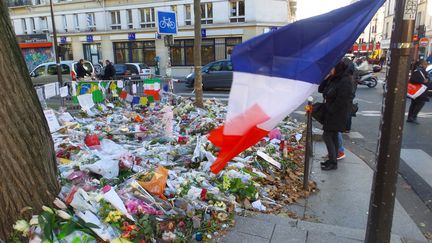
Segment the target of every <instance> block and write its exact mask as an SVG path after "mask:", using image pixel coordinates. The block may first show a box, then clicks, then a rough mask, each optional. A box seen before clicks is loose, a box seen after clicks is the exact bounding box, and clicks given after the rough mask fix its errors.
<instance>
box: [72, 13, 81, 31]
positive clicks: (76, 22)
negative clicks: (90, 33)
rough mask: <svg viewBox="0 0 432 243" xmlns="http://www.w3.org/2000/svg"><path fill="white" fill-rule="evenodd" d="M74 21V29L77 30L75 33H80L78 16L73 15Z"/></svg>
mask: <svg viewBox="0 0 432 243" xmlns="http://www.w3.org/2000/svg"><path fill="white" fill-rule="evenodd" d="M73 19H74V28H75V31H79V30H80V27H79V20H78V14H74V15H73Z"/></svg>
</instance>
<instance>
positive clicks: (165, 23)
mask: <svg viewBox="0 0 432 243" xmlns="http://www.w3.org/2000/svg"><path fill="white" fill-rule="evenodd" d="M157 21H158V32H159V34H166V35H173V34H177V19H176V13H175V12H162V11H158V12H157Z"/></svg>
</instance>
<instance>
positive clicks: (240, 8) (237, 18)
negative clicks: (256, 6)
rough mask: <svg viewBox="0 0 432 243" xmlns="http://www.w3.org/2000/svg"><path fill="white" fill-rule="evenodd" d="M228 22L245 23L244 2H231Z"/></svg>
mask: <svg viewBox="0 0 432 243" xmlns="http://www.w3.org/2000/svg"><path fill="white" fill-rule="evenodd" d="M230 22H231V23H237V22H245V2H244V1H232V2H231V13H230Z"/></svg>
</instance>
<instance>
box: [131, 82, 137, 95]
mask: <svg viewBox="0 0 432 243" xmlns="http://www.w3.org/2000/svg"><path fill="white" fill-rule="evenodd" d="M136 93H137V85H136V84H132V94H136Z"/></svg>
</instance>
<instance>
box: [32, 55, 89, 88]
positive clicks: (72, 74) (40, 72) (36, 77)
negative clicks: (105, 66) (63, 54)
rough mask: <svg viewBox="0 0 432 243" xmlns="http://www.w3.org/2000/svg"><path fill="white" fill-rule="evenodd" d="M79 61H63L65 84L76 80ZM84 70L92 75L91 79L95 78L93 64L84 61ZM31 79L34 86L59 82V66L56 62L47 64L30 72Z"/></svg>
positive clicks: (61, 63)
mask: <svg viewBox="0 0 432 243" xmlns="http://www.w3.org/2000/svg"><path fill="white" fill-rule="evenodd" d="M77 63H78V62H77V61H61V62H60V66H61V70H62V80H63V82H67V81H72V80H74V81H75V80H76V71H75V70H76V68H77ZM84 69H85V70H86V71H87V72H88V73H91V77H94V76H95V71H94V68H93V64H91V62H89V61H84ZM30 77H31V80H32V82H33V85H43V84H47V83H53V82H57V81H58V80H57V65H56V63H55V62H46V63H42V64H40V65H39V66H37V67H36V68H35V69H33V71H31V72H30Z"/></svg>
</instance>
